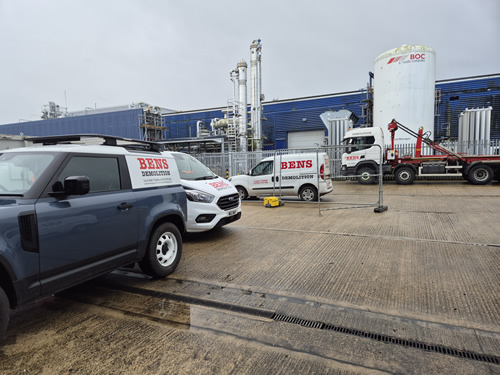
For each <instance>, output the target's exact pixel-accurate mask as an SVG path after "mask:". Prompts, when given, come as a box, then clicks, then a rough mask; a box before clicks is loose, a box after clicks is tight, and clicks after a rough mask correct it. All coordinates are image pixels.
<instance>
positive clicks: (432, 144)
mask: <svg viewBox="0 0 500 375" xmlns="http://www.w3.org/2000/svg"><path fill="white" fill-rule="evenodd" d="M398 129H402V130H404V131H405V132H406V133H408V134H410V135H411V136H413V137H415V138H416V139H417V155H416V156H417V157H419V156H420V150H421V146H422V142H424V143H425V144H426V145H428V146H429V147H431V148H432V149H434V150H436V151H438V152H440V153H442V154H445V155H449V156H453V157H455V158H457V159H460V160H465V159H464V157H463V156H461V155H459V154H457V153H456V152H453V151H451V150H449V149H447V148H446V147H443V146H441V145H440V144H438V143H436V142H434V141H431V140H430V139H429V137H428V136H426V135H424V134H422V131H423V128H422V127H420V129H419V131H418V133H415V132H414V131H413V130H411V129H410V128H407V127H406V126H404V125H403V124H401V123H400V122H397V121H396V120H395V119H393V120H392V121H391V122H390V123H389V125H388V130H389V132H391V147H392V149H393V150H394V133H395V132H396V130H398Z"/></svg>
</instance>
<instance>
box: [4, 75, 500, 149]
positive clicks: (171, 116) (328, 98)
mask: <svg viewBox="0 0 500 375" xmlns="http://www.w3.org/2000/svg"><path fill="white" fill-rule="evenodd" d="M370 91H371V90H369V89H368V90H359V91H351V92H344V93H336V94H330V95H319V96H311V97H303V98H295V99H288V100H275V101H270V102H264V103H263V107H264V109H263V120H262V134H263V136H264V137H265V138H264V142H263V144H264V149H267V150H270V149H283V148H287V147H288V144H287V139H288V138H287V135H288V134H289V133H290V132H296V131H307V130H324V131H325V135H327V134H326V127H325V125H324V124H323V122H322V120H321V118H320V115H321V114H322V113H323V112H325V111H338V110H342V109H347V110H349V111H351V112H352V113H353V114H354V116H355V117H356V118H357V124H356V126H358V125H366V124H369V123H370V121H371V119H370V108H371V102H372V95H371V93H370ZM485 107H492V108H493V109H492V112H491V139H500V74H492V75H484V76H478V77H467V78H459V79H450V80H441V81H437V82H436V101H435V122H434V138H435V139H436V140H441V139H456V138H457V136H458V119H459V116H460V113H462V112H463V111H464V110H465V109H466V108H469V109H471V108H485ZM144 111H145V109H144V108H135V109H127V110H121V111H115V112H108V113H99V114H88V115H83V116H68V117H62V118H55V119H48V120H39V121H31V122H20V123H15V124H6V125H1V126H0V134H12V135H19V134H24V135H25V136H46V135H56V134H76V133H79V134H107V135H115V136H120V137H127V138H134V139H146V138H147V137H146V135H147V134H148V133H147V132H148V127H147V126H144V123H143V122H144V118H145V117H144ZM225 111H226V108H224V107H221V108H212V109H204V110H193V111H185V112H172V113H166V114H163V115H162V116H161V117H162V119H161V126H159V127H156V129H160V133H156V138H161V139H165V140H172V141H175V140H177V139H186V138H193V137H196V135H197V129H198V126H199V124H200V122H201V123H202V124H203V126H205V128H207V129H209V128H210V126H209V124H210V123H211V121H212V120H213V119H214V118H223V117H224V113H225ZM158 134H159V137H158Z"/></svg>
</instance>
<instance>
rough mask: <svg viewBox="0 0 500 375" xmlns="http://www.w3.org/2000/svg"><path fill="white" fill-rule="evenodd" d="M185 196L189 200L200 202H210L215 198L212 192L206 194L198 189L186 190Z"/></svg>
mask: <svg viewBox="0 0 500 375" xmlns="http://www.w3.org/2000/svg"><path fill="white" fill-rule="evenodd" d="M186 196H187V199H188V200H190V201H191V202H200V203H211V202H212V201H213V200H214V198H215V197H214V196H213V195H212V194H208V193H205V192H203V191H199V190H186Z"/></svg>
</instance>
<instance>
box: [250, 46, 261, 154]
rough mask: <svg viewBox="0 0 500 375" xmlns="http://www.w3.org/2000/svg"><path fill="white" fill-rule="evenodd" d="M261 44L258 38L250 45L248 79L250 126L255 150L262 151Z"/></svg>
mask: <svg viewBox="0 0 500 375" xmlns="http://www.w3.org/2000/svg"><path fill="white" fill-rule="evenodd" d="M261 57H262V44H261V43H260V39H257V40H254V41H253V42H252V44H251V45H250V80H251V98H250V99H251V109H252V110H251V128H252V131H253V138H254V140H255V143H256V146H255V150H256V151H262V100H263V95H262V71H261Z"/></svg>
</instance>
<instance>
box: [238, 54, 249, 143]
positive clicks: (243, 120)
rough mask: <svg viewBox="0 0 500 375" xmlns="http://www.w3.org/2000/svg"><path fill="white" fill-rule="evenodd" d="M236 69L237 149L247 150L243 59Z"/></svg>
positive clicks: (245, 77)
mask: <svg viewBox="0 0 500 375" xmlns="http://www.w3.org/2000/svg"><path fill="white" fill-rule="evenodd" d="M236 67H237V69H238V88H239V97H238V102H239V103H238V105H239V111H238V112H239V119H240V123H239V131H238V136H239V140H240V147H239V149H238V151H243V152H246V151H247V126H248V125H247V122H248V114H247V111H248V109H247V63H246V62H245V60H243V59H241V61H240V62H239V63H238V65H237V66H236Z"/></svg>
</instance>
